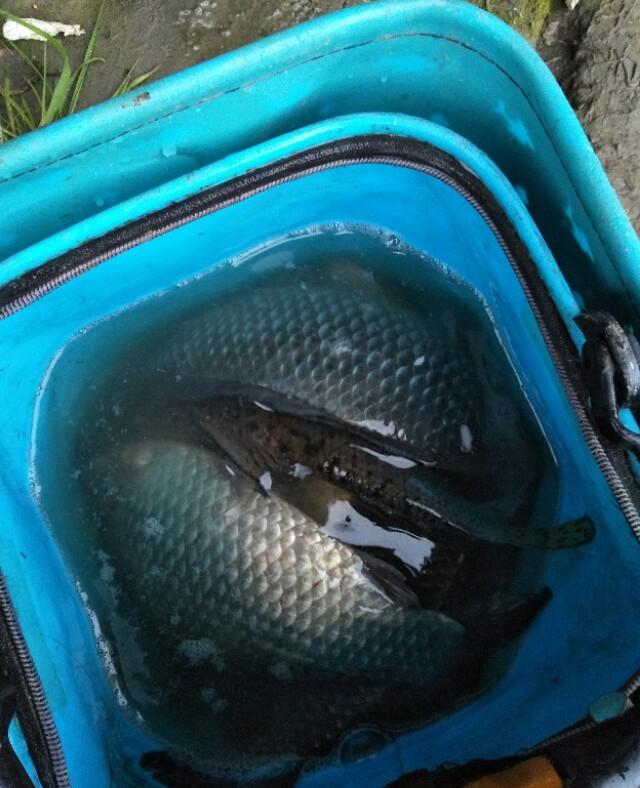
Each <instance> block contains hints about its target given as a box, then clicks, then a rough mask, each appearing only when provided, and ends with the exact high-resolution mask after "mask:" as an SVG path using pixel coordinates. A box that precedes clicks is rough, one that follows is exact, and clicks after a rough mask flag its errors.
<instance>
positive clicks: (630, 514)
mask: <svg viewBox="0 0 640 788" xmlns="http://www.w3.org/2000/svg"><path fill="white" fill-rule="evenodd" d="M355 164H360V165H362V164H385V165H387V164H388V165H392V166H401V167H405V168H406V167H409V168H411V169H413V170H416V171H418V172H422V173H425V174H428V175H430V176H432V177H434V178H436V179H437V180H439V181H440V182H442V183H444V184H445V185H447V186H449V187H450V188H452V189H453V190H454V191H456V192H457V193H458V194H460V195H462V196H463V197H464V198H465V199H466V200H467V202H468V203H469V204H470V205H471V206H472V207H473V208H474V209H475V210H476V211H477V212H478V214H479V215H480V216H481V217H482V219H483V220H484V221H485V222H486V223H487V225H488V226H489V228H490V229H491V231H492V233H493V235H494V237H495V238H496V240H497V242H498V244H499V246H500V248H501V250H502V251H503V253H504V254H505V256H506V258H507V260H508V261H509V264H510V265H511V268H512V269H513V271H514V273H515V274H516V277H517V278H518V281H519V283H520V286H521V287H522V290H523V292H524V294H525V297H526V299H527V302H528V304H529V306H530V308H531V310H532V312H533V314H534V317H535V320H536V323H537V325H538V328H539V329H540V333H541V334H542V336H543V339H544V341H545V344H546V347H547V350H548V351H549V354H550V355H551V358H552V361H553V363H554V366H555V368H556V370H557V372H558V375H559V378H560V381H561V383H562V386H563V388H564V391H565V393H566V395H567V397H568V399H569V404H570V405H571V408H572V410H573V411H574V413H575V415H576V417H577V419H578V425H579V428H580V432H581V433H582V436H583V438H584V440H585V442H586V444H587V447H588V449H589V451H590V453H591V455H592V456H593V458H594V459H595V461H596V463H597V464H598V467H599V468H600V470H601V472H602V475H603V476H604V478H605V480H606V482H607V484H608V486H609V489H610V490H611V493H612V494H613V496H614V498H615V500H616V502H617V504H618V506H619V507H620V509H621V511H622V513H623V515H624V517H625V519H626V521H627V523H628V525H629V527H630V528H631V530H632V531H633V534H634V535H635V537H636V539H637V540H638V541H639V542H640V514H639V513H638V510H637V508H636V506H635V504H634V503H633V500H632V498H631V496H630V495H629V493H628V491H627V490H626V488H625V486H624V483H623V481H622V480H621V479H620V477H619V476H618V474H617V472H616V470H615V468H614V467H613V465H612V463H611V460H610V459H609V457H608V455H607V452H606V450H605V449H604V447H603V446H602V444H601V442H600V440H599V438H598V436H597V434H596V432H595V430H594V428H593V426H592V424H591V421H590V419H589V416H588V413H587V411H586V409H585V407H584V405H583V403H582V401H581V399H580V396H579V394H578V392H577V391H576V389H575V386H574V384H573V381H572V379H571V375H570V372H569V371H568V369H567V367H566V364H565V362H564V361H563V359H562V357H561V354H560V352H559V350H558V348H557V346H556V344H555V341H554V339H553V337H552V335H551V332H550V331H549V329H548V327H547V324H546V322H545V320H544V318H543V317H542V314H541V312H540V309H539V306H538V304H537V302H536V300H535V297H534V295H533V293H532V292H531V288H530V287H529V284H528V282H527V280H526V277H525V275H524V273H523V272H522V270H521V268H520V265H519V264H518V262H517V260H516V259H515V257H514V255H513V253H512V252H511V250H510V249H509V247H508V245H507V243H506V241H505V239H504V238H503V237H502V234H501V233H500V231H499V230H498V228H497V227H496V224H495V222H494V220H493V218H492V217H491V216H490V215H489V213H488V212H487V211H486V209H485V208H484V206H483V205H482V204H481V203H480V202H479V200H478V199H477V198H476V197H475V196H474V195H473V194H472V193H471V192H470V191H469V190H468V189H467V188H466V187H464V186H462V185H461V184H460V183H459V182H458V181H457V180H456V179H455V178H454V177H452V176H450V175H449V174H447V173H446V172H443V171H442V170H441V169H439V168H438V167H435V166H431V165H428V164H425V163H423V162H416V161H413V160H407V159H405V158H403V157H402V156H395V155H375V154H373V155H369V156H353V157H349V156H344V157H342V158H336V159H334V160H332V161H330V162H323V163H320V164H316V165H314V166H310V167H308V168H306V169H304V170H302V171H300V172H295V173H291V174H287V175H282V176H280V177H279V178H273V179H272V180H269V181H268V182H266V183H264V184H260V185H258V186H255V187H253V188H250V189H247V190H246V191H244V192H243V193H242V194H241V195H240V196H238V195H233V196H231V197H229V198H227V199H225V200H222V201H220V202H218V203H216V204H215V205H211V206H207V207H205V208H201V209H198V210H196V211H193V212H192V213H190V214H189V215H188V216H184V217H179V218H177V219H174V220H172V221H170V222H167V223H166V224H164V225H163V226H162V228H161V229H152V230H148V231H146V232H144V233H141V234H140V235H139V236H137V237H136V238H133V239H131V240H129V241H126V242H123V243H121V244H117V245H116V246H114V247H113V248H112V249H109V250H107V251H105V252H103V253H100V254H97V255H95V256H94V257H92V258H91V259H90V260H88V261H86V262H83V263H79V264H77V265H76V266H73V267H72V268H70V269H69V270H67V271H65V272H64V273H61V274H59V275H57V276H54V277H52V278H51V279H50V280H48V281H47V282H45V283H43V284H41V285H37V286H36V287H34V288H33V289H32V290H30V291H29V292H27V293H25V294H24V295H22V296H20V297H18V298H16V299H15V300H14V301H11V302H9V303H8V304H5V305H4V306H2V307H0V319H4V318H6V317H9V316H10V315H12V314H14V313H15V312H18V311H19V310H21V309H24V308H25V307H27V306H29V305H30V304H32V303H33V302H34V301H37V300H38V299H40V298H42V297H43V296H45V295H47V294H48V293H50V292H51V291H52V290H54V289H56V288H57V287H59V286H60V285H63V284H65V283H67V282H69V281H71V280H72V279H75V278H76V277H78V276H80V275H81V274H83V273H86V272H87V271H90V270H91V269H93V268H95V267H96V266H98V265H100V264H101V263H103V262H105V261H106V260H109V259H111V258H113V257H116V256H117V255H119V254H122V253H123V252H126V251H128V250H129V249H132V248H134V247H136V246H139V245H140V244H142V243H145V242H146V241H149V240H152V239H153V238H156V237H158V236H159V235H164V234H165V233H167V232H170V231H172V230H175V229H177V228H178V227H182V226H184V225H185V224H188V223H190V222H192V221H196V220H197V219H200V218H202V217H204V216H207V215H209V214H211V213H215V212H217V211H219V210H222V209H224V208H227V207H229V206H230V205H233V204H236V203H238V202H242V201H244V200H247V199H249V198H251V197H253V196H255V195H257V194H260V193H262V192H264V191H267V190H268V189H271V188H273V187H276V186H281V185H283V184H286V183H289V182H291V181H294V180H297V179H299V178H300V177H306V176H308V175H314V174H315V173H318V172H321V171H324V170H328V169H336V168H339V167H344V166H351V165H355ZM6 595H7V592H6V587H5V586H4V581H3V580H2V579H1V576H0V604H2V603H3V599H2V597H3V596H6ZM7 599H8V596H7ZM9 604H10V602H9ZM3 608H4V605H3ZM12 616H13V620H14V621H15V615H14V614H13V613H12ZM16 628H17V623H16ZM17 632H18V636H19V639H20V642H21V643H22V651H20V652H19V653H20V654H24V656H25V659H26V660H27V661H28V663H29V666H28V667H27V668H26V669H25V674H29V675H31V676H32V683H33V686H34V690H33V691H34V692H35V693H36V695H34V697H38V698H41V699H42V701H43V704H42V711H43V715H44V720H48V722H44V723H43V730H45V731H50V732H51V734H52V737H55V742H54V741H53V738H52V745H51V752H52V760H54V757H53V756H54V754H55V755H56V759H55V763H60V764H61V765H62V766H61V768H62V770H63V771H62V774H63V778H62V779H63V780H66V782H59V785H60V786H66V785H68V777H67V775H66V767H65V766H64V756H63V755H62V750H61V747H60V743H59V740H58V737H57V733H56V731H55V726H54V724H53V720H52V719H51V715H50V712H49V709H48V706H47V705H46V699H45V698H44V694H43V692H42V688H41V685H40V682H39V680H38V677H37V673H36V672H35V670H34V668H33V664H32V662H31V658H30V656H29V653H28V651H27V649H26V646H25V645H24V641H23V639H22V635H21V633H20V632H19V629H17ZM21 662H22V660H21ZM30 687H31V684H30ZM638 687H640V671H638V672H637V673H636V674H634V675H633V676H632V677H631V679H629V681H628V682H626V684H624V685H623V686H622V688H621V692H623V693H624V694H626V695H627V697H628V696H629V695H631V694H632V693H633V692H634V691H635V690H636V689H637V688H638ZM36 705H37V707H38V709H40V706H38V704H36ZM595 726H596V723H595V722H594V721H593V720H586V721H583V722H578V723H576V724H575V725H574V726H572V727H570V728H566V729H565V730H564V731H562V732H560V733H558V734H556V735H555V736H552V737H550V738H548V739H546V740H545V741H543V742H541V743H540V744H538V745H536V746H535V747H533V748H531V749H530V750H528V752H536V751H538V750H540V749H541V748H543V747H545V746H549V745H550V744H554V743H557V742H559V741H562V740H564V739H567V738H570V737H572V736H575V735H577V734H579V733H583V732H585V731H587V730H590V729H592V728H594V727H595ZM58 750H60V754H59V755H58Z"/></svg>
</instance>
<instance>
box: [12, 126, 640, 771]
mask: <svg viewBox="0 0 640 788" xmlns="http://www.w3.org/2000/svg"><path fill="white" fill-rule="evenodd" d="M358 164H382V165H391V166H398V167H405V168H410V169H413V170H416V171H419V172H423V173H425V174H427V175H430V176H432V177H434V178H436V179H438V180H439V181H441V182H442V183H445V184H446V185H447V186H449V187H451V188H452V189H454V190H455V191H456V192H457V193H458V194H460V195H461V196H462V197H463V198H464V199H465V200H466V201H467V202H468V203H469V204H470V205H472V206H473V208H474V209H475V210H476V211H477V212H478V213H479V214H480V216H481V217H482V218H483V220H484V221H485V222H486V224H487V225H488V226H489V228H490V229H491V231H492V232H493V234H494V236H495V238H496V240H497V241H498V243H499V245H500V247H501V249H502V251H503V252H504V254H505V256H506V257H507V259H508V261H509V263H510V265H511V267H512V269H513V270H514V272H515V274H516V276H517V278H518V281H519V283H520V285H521V287H522V289H523V291H524V293H525V296H526V298H527V301H528V303H529V306H530V308H531V310H532V312H533V314H534V317H535V320H536V322H537V324H538V327H539V329H540V332H541V334H542V336H543V338H544V341H545V344H546V346H547V349H548V351H549V354H550V355H551V358H552V361H553V364H554V366H555V368H556V370H557V373H558V376H559V378H560V381H561V384H562V386H563V388H564V390H565V393H566V395H567V398H568V400H569V403H570V405H571V408H572V410H573V411H574V413H575V415H576V417H577V420H578V424H579V427H580V431H581V433H582V435H583V437H584V440H585V442H586V444H587V447H588V448H589V451H590V452H591V454H592V456H593V457H594V459H595V460H596V462H597V464H598V466H599V468H600V470H601V472H602V474H603V476H604V478H605V480H606V482H607V484H608V485H609V488H610V490H611V492H612V494H613V496H614V498H615V500H616V502H617V503H618V506H619V507H620V509H621V511H622V513H623V515H624V517H625V519H626V521H627V523H628V525H629V527H630V528H631V530H632V531H633V533H634V535H635V536H636V538H637V539H638V541H639V542H640V513H639V508H638V501H637V495H633V494H632V492H631V491H634V492H635V490H636V485H635V480H634V479H633V476H632V474H631V470H630V468H629V466H628V462H627V459H626V456H625V453H624V451H623V450H622V449H621V448H620V447H619V446H616V445H615V444H614V443H612V442H611V441H609V440H608V439H606V438H605V437H604V436H602V435H601V434H599V433H598V431H597V429H596V427H595V425H594V423H593V420H592V418H591V414H590V411H589V404H588V403H589V398H588V392H587V390H586V387H585V385H584V382H583V380H582V371H581V366H580V362H579V358H578V355H577V352H576V348H575V345H574V343H573V341H572V340H571V337H570V335H569V333H568V330H567V327H566V325H565V324H564V321H563V320H562V318H561V316H560V314H559V312H558V310H557V307H556V305H555V303H554V302H553V299H552V298H551V296H550V295H549V293H548V291H547V290H546V287H545V285H544V283H543V282H542V280H541V278H540V275H539V273H538V271H537V268H536V266H535V263H534V262H533V261H532V260H531V258H530V256H529V253H528V250H527V248H526V246H525V245H524V243H523V242H522V240H521V239H520V237H519V236H518V234H517V232H516V230H515V228H514V227H513V225H512V224H511V222H510V221H509V219H508V218H507V216H506V215H505V213H504V211H503V210H502V208H501V207H500V205H499V204H498V203H497V201H496V199H495V198H494V197H493V195H492V194H491V192H490V191H489V190H488V189H487V187H486V186H484V184H483V183H482V182H481V181H480V180H479V179H478V177H477V176H476V175H475V174H474V173H472V172H471V171H470V170H469V169H468V168H466V167H465V166H463V165H462V164H460V163H459V162H458V161H457V160H456V159H454V158H453V157H452V156H450V155H449V154H447V153H445V152H444V151H442V150H440V149H438V148H436V147H434V146H432V145H429V144H428V143H425V142H420V141H417V140H414V139H411V138H407V137H401V136H397V135H391V134H389V135H386V134H381V135H369V136H361V137H350V138H345V139H343V140H340V141H337V142H332V143H327V144H324V145H320V146H317V147H315V148H313V149H310V150H308V151H305V152H304V153H301V154H297V155H294V156H291V157H288V158H285V159H283V160H282V161H280V162H278V163H276V164H272V165H268V166H265V167H261V168H258V169H256V170H253V171H252V172H250V173H248V174H246V175H244V176H240V177H238V178H234V179H232V180H230V181H227V182H226V183H224V184H222V185H220V186H217V187H214V188H211V189H208V190H206V191H203V192H201V193H200V194H198V195H195V196H194V197H191V198H188V199H186V200H184V201H182V202H180V203H176V204H174V205H171V206H169V207H167V208H165V209H163V210H161V211H158V212H155V213H152V214H149V215H148V216H145V217H144V218H142V219H139V220H136V221H134V222H132V223H130V224H128V225H126V226H124V227H122V228H120V229H118V230H115V231H112V232H111V233H108V234H107V235H105V236H103V237H102V238H100V239H96V240H93V241H90V242H88V243H86V244H85V245H83V246H82V247H79V248H78V249H75V250H73V251H71V252H68V253H66V254H64V255H62V256H60V257H58V258H56V259H54V260H51V261H49V262H47V263H44V264H43V265H41V266H39V267H38V268H36V269H34V270H33V271H30V272H29V273H27V274H24V275H23V276H21V277H19V278H17V279H15V280H13V281H12V282H10V283H8V284H7V285H5V286H4V287H2V288H0V319H4V318H7V317H10V316H11V315H13V314H14V313H15V312H17V311H19V310H21V309H24V308H25V307H27V306H29V305H30V304H32V303H34V302H35V301H37V300H38V299H40V298H42V297H44V296H45V295H47V294H48V293H50V292H51V291H53V290H54V289H56V288H58V287H60V286H61V285H63V284H65V283H66V282H68V281H71V280H72V279H75V278H76V277H78V276H80V275H81V274H83V273H85V272H87V271H89V270H91V269H92V268H95V267H96V266H98V265H100V264H101V263H103V262H105V261H106V260H109V259H110V258H112V257H115V256H117V255H119V254H121V253H122V252H124V251H126V250H128V249H131V248H133V247H134V246H138V245H139V244H142V243H145V242H146V241H149V240H151V239H153V238H155V237H157V236H159V235H163V234H165V233H167V232H169V231H171V230H173V229H176V228H178V227H181V226H182V225H184V224H187V223H189V222H192V221H195V220H197V219H199V218H201V217H203V216H206V215H208V214H211V213H214V212H216V211H219V210H222V209H224V208H226V207H228V206H231V205H233V204H235V203H238V202H240V201H243V200H246V199H249V198H250V197H252V196H254V195H256V194H259V193H260V192H263V191H266V190H267V189H270V188H273V187H275V186H279V185H282V184H285V183H287V182H289V181H293V180H296V179H298V178H301V177H304V176H307V175H311V174H313V173H315V172H320V171H322V170H326V169H332V168H337V167H344V166H353V165H358ZM3 594H4V595H5V596H6V589H4V586H2V585H0V604H1V603H2V597H3ZM7 598H8V597H7ZM21 654H23V657H24V659H25V660H26V658H27V657H28V653H27V652H26V648H25V649H24V651H22V652H21ZM28 661H29V664H30V659H29V660H28ZM31 672H33V675H32V673H31ZM25 673H28V674H29V675H31V676H32V686H33V690H32V691H33V692H34V693H35V694H36V696H38V697H39V696H40V695H42V691H41V688H40V685H39V682H38V681H37V676H35V671H33V667H32V665H31V667H30V668H29V667H26V668H25ZM638 687H640V671H639V672H638V673H636V674H635V675H634V676H632V677H631V678H630V679H629V681H628V682H627V683H626V684H625V685H624V686H623V687H622V688H621V689H620V691H621V692H624V693H625V694H626V695H627V697H629V696H630V695H631V694H632V693H633V692H634V691H635V690H636V689H637V688H638ZM41 711H42V713H43V714H44V718H45V719H46V714H47V713H48V712H45V710H44V708H43V709H42V710H41ZM595 725H596V723H595V722H593V721H592V720H590V719H589V718H586V719H584V720H581V721H580V722H578V723H576V724H575V725H573V726H571V727H569V728H566V729H565V730H564V731H562V732H560V733H558V734H556V735H555V736H553V737H551V738H550V739H548V740H546V741H545V742H543V743H542V744H541V745H538V746H537V747H535V748H532V749H531V750H530V752H534V751H538V750H540V749H542V748H543V747H545V746H547V745H548V744H549V743H550V742H553V743H555V742H558V741H560V740H562V739H566V738H568V737H570V736H573V735H576V734H578V733H582V732H583V731H585V730H588V729H589V728H591V727H594V726H595ZM43 730H47V731H48V730H50V728H49V725H43ZM51 730H54V729H53V728H51ZM56 741H57V739H56ZM58 747H59V743H57V744H56V743H55V742H53V740H52V742H51V751H52V753H57V752H58V750H57V748H58ZM65 784H66V783H64V782H59V783H57V785H65Z"/></svg>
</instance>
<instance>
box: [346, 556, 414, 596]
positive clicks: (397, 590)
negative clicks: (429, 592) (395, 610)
mask: <svg viewBox="0 0 640 788" xmlns="http://www.w3.org/2000/svg"><path fill="white" fill-rule="evenodd" d="M351 549H352V550H353V552H354V553H355V554H356V555H357V556H358V557H359V558H360V560H361V561H362V566H363V575H364V576H365V577H366V578H367V580H369V581H371V583H373V585H375V586H376V587H377V588H378V589H379V590H380V591H381V592H382V593H383V594H384V596H386V597H387V599H389V600H390V601H391V602H393V603H394V604H396V605H399V606H400V607H404V608H416V609H417V608H420V607H421V605H420V600H419V599H418V597H417V596H416V595H415V593H414V592H413V591H412V590H411V589H410V588H409V586H408V585H407V579H406V577H405V576H404V574H403V573H402V572H401V571H400V570H398V569H396V568H395V567H393V566H391V564H389V563H387V562H386V561H385V560H384V559H383V558H378V557H377V556H375V555H372V554H371V553H369V552H367V551H366V550H361V549H359V548H357V547H352V548H351Z"/></svg>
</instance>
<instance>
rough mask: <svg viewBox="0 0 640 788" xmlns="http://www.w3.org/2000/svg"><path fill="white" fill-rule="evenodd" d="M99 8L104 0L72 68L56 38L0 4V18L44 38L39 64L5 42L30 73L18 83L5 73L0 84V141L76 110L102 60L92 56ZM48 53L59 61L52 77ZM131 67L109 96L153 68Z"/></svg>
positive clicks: (129, 86) (144, 78)
mask: <svg viewBox="0 0 640 788" xmlns="http://www.w3.org/2000/svg"><path fill="white" fill-rule="evenodd" d="M103 8H104V0H103V2H102V3H101V4H100V6H99V8H98V13H97V15H96V20H95V22H94V25H93V30H92V31H91V35H90V36H89V40H88V42H87V47H86V49H85V52H84V56H83V58H82V62H81V63H80V65H79V66H78V68H76V69H75V70H74V69H73V68H72V67H71V61H70V59H69V53H68V52H67V50H66V48H65V47H64V45H63V44H62V43H61V42H60V41H58V40H57V39H56V38H54V37H53V36H50V35H48V34H47V33H45V32H44V31H43V30H40V28H38V27H35V26H34V25H31V24H29V23H28V22H25V21H24V20H23V19H21V18H20V17H17V16H15V15H14V14H11V13H9V12H8V11H5V10H3V9H1V8H0V21H2V19H3V18H4V19H9V20H13V21H15V22H20V24H22V25H24V27H26V28H27V29H29V30H31V31H33V32H34V33H38V34H39V35H40V36H42V37H43V38H44V39H45V41H44V42H43V43H42V47H43V54H42V67H39V66H38V65H36V63H35V62H34V61H33V59H31V58H30V57H29V56H28V55H27V54H26V53H25V51H24V50H23V49H22V48H21V47H19V46H18V45H17V44H15V43H14V42H12V41H7V42H6V43H7V45H8V46H9V48H10V49H12V50H13V51H14V52H15V53H16V54H17V55H18V57H19V58H20V59H21V60H23V61H24V62H25V63H26V64H27V67H28V70H29V72H30V75H29V77H28V78H27V79H26V81H25V83H24V84H21V85H20V86H16V85H15V84H14V83H13V82H12V80H11V79H10V77H5V78H4V80H3V82H2V84H1V85H0V143H2V142H7V141H9V140H11V139H14V138H15V137H19V136H20V135H21V134H25V133H26V132H28V131H33V130H34V129H37V128H40V127H42V126H47V125H49V123H53V122H54V121H56V120H58V119H59V118H62V117H64V116H66V115H71V114H73V113H74V112H76V111H77V109H78V105H79V103H80V99H81V97H82V91H83V88H84V85H85V81H86V78H87V73H88V71H89V69H90V68H91V67H92V66H94V65H95V64H96V63H104V60H103V59H102V58H97V57H95V56H94V52H95V48H96V42H97V40H98V32H99V30H100V22H101V20H102V11H103ZM50 55H53V56H54V57H55V58H56V59H57V60H58V61H59V69H58V70H57V73H56V76H55V77H51V76H50V75H49V73H48V70H47V69H48V61H49V59H50V57H49V56H50ZM134 68H135V66H134V67H133V68H132V69H131V70H130V71H129V72H128V73H127V74H126V75H125V77H124V79H123V80H122V82H121V83H120V85H118V87H117V88H116V90H115V91H114V92H113V93H112V96H121V95H122V94H123V93H126V92H127V91H129V90H133V89H134V88H136V87H138V86H139V85H141V84H143V83H144V82H146V81H147V80H148V79H149V78H150V77H151V76H152V75H153V74H154V73H155V71H156V69H153V70H152V71H148V72H146V73H145V74H140V75H138V76H134ZM105 98H108V97H107V96H105Z"/></svg>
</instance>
